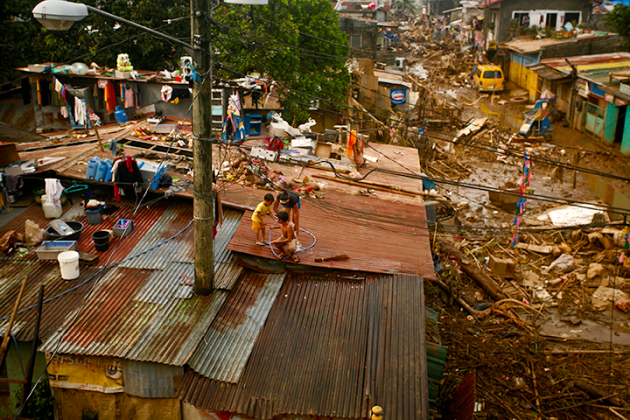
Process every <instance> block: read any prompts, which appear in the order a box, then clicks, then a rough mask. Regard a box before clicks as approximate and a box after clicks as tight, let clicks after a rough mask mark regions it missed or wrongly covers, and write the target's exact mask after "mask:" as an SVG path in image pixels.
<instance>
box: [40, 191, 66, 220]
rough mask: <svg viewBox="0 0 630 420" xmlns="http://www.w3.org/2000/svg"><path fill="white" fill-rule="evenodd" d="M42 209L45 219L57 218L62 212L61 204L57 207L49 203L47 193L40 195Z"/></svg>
mask: <svg viewBox="0 0 630 420" xmlns="http://www.w3.org/2000/svg"><path fill="white" fill-rule="evenodd" d="M42 210H44V217H45V218H46V219H58V218H60V217H61V215H62V214H63V209H62V208H61V205H60V206H59V207H57V206H55V205H54V204H53V203H51V202H50V199H49V198H48V195H47V194H44V195H42Z"/></svg>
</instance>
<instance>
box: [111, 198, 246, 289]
mask: <svg viewBox="0 0 630 420" xmlns="http://www.w3.org/2000/svg"><path fill="white" fill-rule="evenodd" d="M242 215H243V213H242V212H240V211H235V210H226V211H225V213H224V220H223V225H222V226H221V227H220V228H218V229H217V236H216V238H215V241H214V255H215V284H216V287H217V288H220V289H228V290H229V289H231V288H232V286H233V284H234V281H236V279H237V278H238V276H239V274H240V273H241V270H242V267H241V266H239V265H238V264H236V262H235V261H234V259H233V257H232V251H230V250H228V249H226V245H227V244H228V242H229V241H230V239H232V236H234V232H235V231H236V228H237V227H238V225H239V223H240V221H241V217H242ZM191 219H192V203H184V204H182V205H179V206H171V207H169V208H168V209H166V211H165V212H164V213H163V214H162V215H161V217H160V218H159V219H158V220H156V221H155V224H154V225H153V227H151V229H150V230H149V231H148V232H147V233H146V234H145V235H144V236H143V237H142V239H141V240H140V241H139V242H138V243H137V245H136V246H135V247H134V249H133V250H132V251H131V254H130V255H138V254H141V253H142V252H144V251H146V250H147V249H149V248H151V247H152V246H154V245H156V244H158V243H160V242H162V241H164V240H165V239H167V238H169V237H170V236H172V235H174V234H176V233H177V232H179V231H180V230H182V229H183V228H184V227H185V226H186V225H187V224H188V223H189V222H190V220H191ZM194 247H195V243H194V229H193V228H192V227H191V228H189V229H188V230H187V231H186V232H185V233H184V234H182V235H180V236H178V237H177V238H175V239H174V240H172V241H170V242H168V243H166V244H164V245H162V246H161V247H159V248H158V249H155V250H153V251H150V252H148V253H146V254H144V255H141V256H140V257H138V258H134V259H133V260H130V261H127V262H124V263H122V264H121V266H122V267H129V268H139V269H156V270H163V269H164V268H165V267H166V266H167V265H168V264H169V263H170V262H173V261H180V262H186V263H192V262H193V261H194V255H195V248H194Z"/></svg>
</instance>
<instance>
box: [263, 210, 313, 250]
mask: <svg viewBox="0 0 630 420" xmlns="http://www.w3.org/2000/svg"><path fill="white" fill-rule="evenodd" d="M274 217H275V216H274ZM277 224H278V221H277V220H276V223H274V224H273V226H275V225H277ZM273 226H272V227H273ZM300 230H301V231H302V232H306V233H308V234H309V235H311V237H312V238H313V243H312V244H310V245H309V246H307V247H306V248H302V249H299V250H297V251H295V252H294V254H297V253H298V252H304V251H306V250H309V249H311V248H313V247H314V246H315V244H316V243H317V238H316V237H315V235H313V234H312V233H311V232H309V231H308V230H306V229H302V228H300ZM269 248H270V249H271V252H272V253H273V255H275V257H276V258H278V254H276V251H274V249H273V245H272V244H271V229H269ZM288 257H289V256H288V255H287V256H286V257H284V258H283V259H285V258H288Z"/></svg>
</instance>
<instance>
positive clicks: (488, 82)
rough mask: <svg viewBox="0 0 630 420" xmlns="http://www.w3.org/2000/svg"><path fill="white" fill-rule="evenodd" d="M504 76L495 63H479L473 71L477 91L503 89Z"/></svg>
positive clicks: (498, 90) (497, 90)
mask: <svg viewBox="0 0 630 420" xmlns="http://www.w3.org/2000/svg"><path fill="white" fill-rule="evenodd" d="M504 82H505V78H504V77H503V70H501V67H499V66H495V65H479V66H477V71H475V86H477V89H479V92H500V91H502V90H503V86H504Z"/></svg>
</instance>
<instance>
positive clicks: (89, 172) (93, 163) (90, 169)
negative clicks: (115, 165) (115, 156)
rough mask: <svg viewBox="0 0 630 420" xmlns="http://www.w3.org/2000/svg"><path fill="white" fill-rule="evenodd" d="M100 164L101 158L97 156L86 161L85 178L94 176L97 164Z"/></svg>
mask: <svg viewBox="0 0 630 420" xmlns="http://www.w3.org/2000/svg"><path fill="white" fill-rule="evenodd" d="M100 164H101V159H100V158H99V157H98V156H97V157H93V158H92V159H90V161H89V162H88V167H87V171H86V172H85V177H86V178H87V179H94V178H96V171H97V170H98V166H99V165H100Z"/></svg>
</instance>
